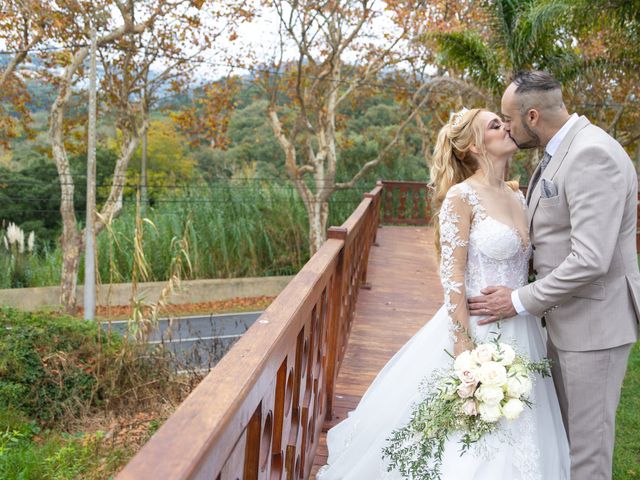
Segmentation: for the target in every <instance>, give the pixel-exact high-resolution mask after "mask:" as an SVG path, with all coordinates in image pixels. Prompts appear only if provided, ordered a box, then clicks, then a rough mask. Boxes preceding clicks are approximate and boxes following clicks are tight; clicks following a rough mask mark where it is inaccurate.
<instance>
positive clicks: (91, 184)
mask: <svg viewBox="0 0 640 480" xmlns="http://www.w3.org/2000/svg"><path fill="white" fill-rule="evenodd" d="M96 50H97V39H96V29H95V27H93V28H91V59H90V66H89V138H88V140H87V212H86V213H87V215H86V223H87V224H86V227H85V229H84V231H85V249H84V252H85V254H84V319H85V320H93V319H94V317H95V314H96V259H95V247H94V228H93V220H94V212H95V210H96V103H97V102H96Z"/></svg>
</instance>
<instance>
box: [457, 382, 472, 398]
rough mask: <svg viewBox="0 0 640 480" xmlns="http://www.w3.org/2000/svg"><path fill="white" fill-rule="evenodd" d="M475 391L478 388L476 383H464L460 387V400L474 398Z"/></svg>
mask: <svg viewBox="0 0 640 480" xmlns="http://www.w3.org/2000/svg"><path fill="white" fill-rule="evenodd" d="M475 390H476V386H475V384H474V383H462V384H460V386H459V387H458V396H459V397H460V398H469V397H472V396H473V393H474V392H475Z"/></svg>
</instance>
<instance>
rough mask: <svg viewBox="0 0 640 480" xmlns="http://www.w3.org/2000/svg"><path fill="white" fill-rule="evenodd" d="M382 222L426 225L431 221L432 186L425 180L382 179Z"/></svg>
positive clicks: (387, 223)
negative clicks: (401, 180)
mask: <svg viewBox="0 0 640 480" xmlns="http://www.w3.org/2000/svg"><path fill="white" fill-rule="evenodd" d="M382 184H383V186H384V199H383V206H382V223H383V224H386V225H428V224H429V222H431V215H432V214H431V193H432V191H433V190H432V188H431V187H429V185H428V184H427V183H426V182H400V181H395V180H383V181H382Z"/></svg>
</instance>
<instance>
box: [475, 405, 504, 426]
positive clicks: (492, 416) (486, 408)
mask: <svg viewBox="0 0 640 480" xmlns="http://www.w3.org/2000/svg"><path fill="white" fill-rule="evenodd" d="M478 412H479V413H480V418H482V420H484V421H485V422H491V423H495V422H497V421H498V419H499V418H500V415H501V414H502V412H501V411H500V405H491V404H488V403H481V404H480V406H479V407H478Z"/></svg>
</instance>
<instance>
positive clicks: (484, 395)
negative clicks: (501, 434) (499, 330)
mask: <svg viewBox="0 0 640 480" xmlns="http://www.w3.org/2000/svg"><path fill="white" fill-rule="evenodd" d="M451 357H452V358H454V357H453V355H452V356H451ZM534 374H540V375H541V376H543V377H545V376H550V362H549V360H548V359H543V360H541V361H539V362H533V361H531V360H529V359H528V358H526V357H524V356H522V355H517V354H516V353H515V351H514V349H513V348H512V347H511V346H510V345H508V344H506V343H502V342H500V335H496V337H495V338H494V339H493V340H492V341H491V342H489V343H484V344H480V345H478V346H476V348H475V349H474V350H472V351H467V352H463V353H462V354H461V355H459V356H458V357H457V358H455V361H454V362H453V364H452V366H451V368H449V369H448V370H446V371H437V372H436V373H434V375H433V376H432V377H431V378H429V379H427V380H426V381H425V383H424V388H423V390H424V392H425V396H424V398H423V399H422V400H421V401H420V402H418V403H417V404H416V405H415V406H414V408H413V412H412V414H411V418H410V420H409V422H408V423H407V424H406V425H404V426H403V427H401V428H399V429H396V430H394V431H393V432H392V434H391V436H390V437H389V438H388V439H387V445H386V447H385V448H384V449H383V452H382V453H383V456H384V457H385V458H387V459H388V461H389V464H388V471H392V470H394V469H395V470H396V471H398V472H399V473H400V474H401V475H402V476H403V477H404V478H408V479H421V480H436V479H439V478H440V468H441V466H442V460H443V455H444V451H445V445H446V442H447V440H448V439H449V438H450V436H451V435H452V434H454V433H458V434H460V435H461V438H460V441H459V442H460V455H464V454H465V453H467V452H468V451H469V449H470V448H471V446H472V445H473V444H475V443H476V442H478V441H479V440H480V439H481V438H482V437H484V436H485V435H487V434H489V433H491V432H494V431H496V430H497V429H498V428H499V423H498V421H499V420H500V419H501V418H502V417H504V418H505V419H507V420H513V419H515V418H517V417H518V416H519V415H520V413H521V412H522V410H523V407H524V406H528V407H531V402H530V401H529V400H528V394H529V391H530V390H531V386H532V377H533V375H534Z"/></svg>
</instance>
